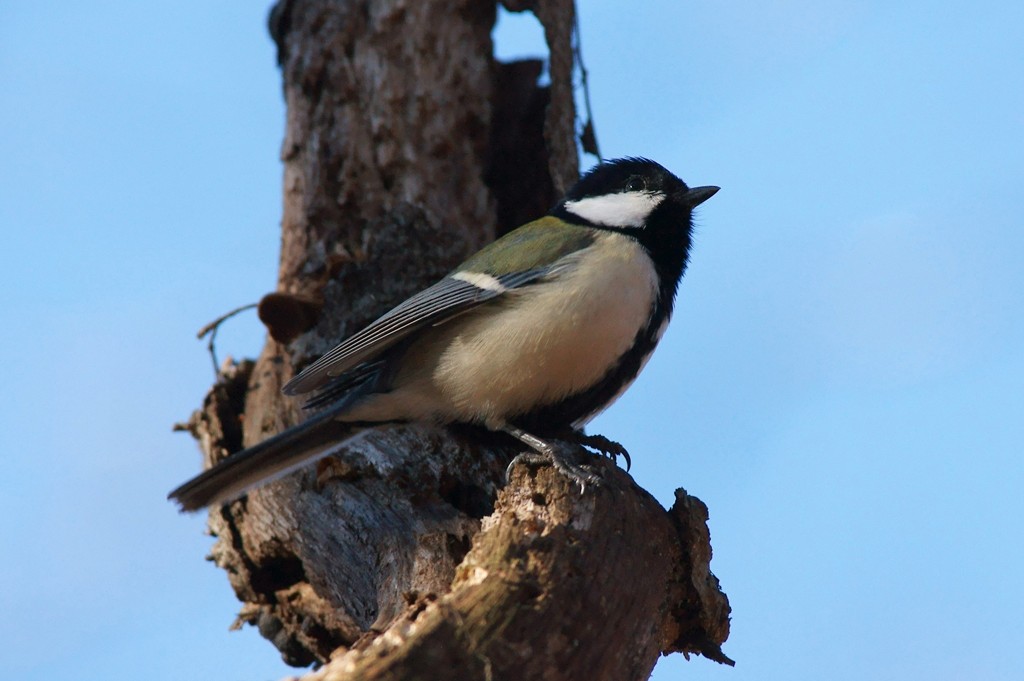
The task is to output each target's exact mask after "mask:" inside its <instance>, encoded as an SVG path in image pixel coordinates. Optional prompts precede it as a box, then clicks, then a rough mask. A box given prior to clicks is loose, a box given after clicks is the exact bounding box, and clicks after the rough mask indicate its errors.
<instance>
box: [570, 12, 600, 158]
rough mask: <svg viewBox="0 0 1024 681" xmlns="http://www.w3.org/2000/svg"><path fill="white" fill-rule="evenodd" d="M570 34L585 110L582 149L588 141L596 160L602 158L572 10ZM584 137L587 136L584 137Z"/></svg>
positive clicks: (577, 22)
mask: <svg viewBox="0 0 1024 681" xmlns="http://www.w3.org/2000/svg"><path fill="white" fill-rule="evenodd" d="M572 34H573V45H572V55H573V59H575V61H576V66H577V67H578V68H579V70H580V87H582V88H583V106H584V108H586V110H587V122H586V123H585V124H584V125H583V134H582V135H581V138H582V139H583V150H584V151H589V149H587V146H588V143H589V144H592V145H593V154H594V156H597V160H599V161H601V160H604V157H603V156H601V150H600V148H599V147H598V145H597V132H596V129H595V127H594V112H593V110H592V109H591V107H590V85H589V82H588V80H587V67H586V66H585V65H584V64H583V38H582V34H581V32H580V13H579V12H578V11H577V12H574V13H573V17H572ZM586 138H589V140H588V139H586Z"/></svg>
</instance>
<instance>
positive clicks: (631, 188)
mask: <svg viewBox="0 0 1024 681" xmlns="http://www.w3.org/2000/svg"><path fill="white" fill-rule="evenodd" d="M645 189H647V182H646V181H644V178H642V177H638V176H633V177H631V178H629V179H628V180H626V191H627V192H642V191H644V190H645Z"/></svg>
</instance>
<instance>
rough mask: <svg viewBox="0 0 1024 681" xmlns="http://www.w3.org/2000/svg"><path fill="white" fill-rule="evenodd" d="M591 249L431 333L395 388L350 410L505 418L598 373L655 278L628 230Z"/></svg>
mask: <svg viewBox="0 0 1024 681" xmlns="http://www.w3.org/2000/svg"><path fill="white" fill-rule="evenodd" d="M588 251H589V252H588V253H587V254H586V256H587V257H586V262H587V267H585V268H583V267H578V268H575V269H574V270H573V271H572V272H571V273H567V274H565V275H562V277H561V278H560V279H559V280H558V281H553V282H542V283H538V284H534V285H531V286H527V287H525V288H524V289H522V290H520V291H513V292H510V293H508V294H506V295H505V296H503V297H502V299H501V300H500V301H496V303H492V304H489V305H488V306H487V307H486V308H481V309H480V310H478V311H473V312H470V313H467V314H465V315H463V316H461V317H456V318H455V319H452V320H450V321H448V322H447V323H445V324H442V325H441V326H438V327H435V328H434V329H432V330H430V331H429V332H427V333H426V334H424V337H423V338H421V339H420V341H419V342H417V343H416V344H415V345H414V346H413V348H411V349H410V351H409V353H408V354H407V355H406V357H405V358H404V359H403V361H402V364H403V368H402V369H400V370H399V372H398V373H397V375H396V377H395V381H394V389H393V390H392V392H390V393H386V394H382V395H378V396H374V397H371V398H370V399H368V400H367V401H366V403H364V404H363V405H360V406H359V407H357V408H356V409H354V410H353V412H352V414H351V418H352V420H373V421H376V420H381V421H383V420H392V419H408V420H424V419H432V420H439V421H469V422H477V423H483V424H485V425H488V426H491V427H500V426H501V425H502V424H503V423H505V422H506V421H508V420H510V419H512V418H514V417H515V416H517V415H520V414H524V413H527V412H529V411H530V410H531V409H533V408H536V407H537V406H541V405H548V404H554V403H557V402H560V401H561V400H562V399H564V398H566V397H568V396H570V395H573V394H575V393H579V392H582V391H584V390H586V389H588V388H590V387H591V386H593V385H595V384H596V383H598V382H599V381H600V380H601V379H602V378H603V377H604V376H605V374H606V373H607V371H608V369H609V367H611V366H613V365H614V364H615V363H616V362H617V360H618V359H619V357H621V356H622V355H623V354H624V353H625V352H626V351H627V350H629V348H630V347H631V346H632V344H633V342H634V340H635V338H636V334H637V332H638V330H640V329H641V328H642V327H643V326H644V325H646V324H647V322H648V318H649V315H650V311H651V307H652V304H653V301H654V296H655V295H656V291H657V279H656V275H655V272H654V267H653V264H652V263H651V261H650V259H649V258H648V257H647V255H646V254H645V253H644V252H643V250H642V248H641V247H640V246H639V245H638V244H636V243H635V242H634V241H632V240H631V239H628V238H627V237H624V236H622V235H619V234H615V233H612V232H608V233H605V234H602V236H601V237H600V238H599V239H598V240H597V241H596V242H595V244H594V245H593V246H591V247H590V249H588ZM540 320H545V321H544V323H543V324H542V323H540ZM347 418H348V417H347Z"/></svg>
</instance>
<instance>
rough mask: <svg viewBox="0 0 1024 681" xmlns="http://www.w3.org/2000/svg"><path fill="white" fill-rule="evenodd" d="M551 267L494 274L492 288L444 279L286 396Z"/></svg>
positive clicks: (327, 357)
mask: <svg viewBox="0 0 1024 681" xmlns="http://www.w3.org/2000/svg"><path fill="white" fill-rule="evenodd" d="M548 269H549V268H538V269H533V270H529V271H527V272H519V273H516V274H510V275H504V276H500V277H493V278H492V281H491V282H488V283H490V284H491V285H490V286H489V287H481V286H478V285H476V284H473V283H471V282H468V281H464V280H462V279H455V278H453V277H451V276H448V277H445V278H444V279H442V280H441V281H439V282H437V283H436V284H434V285H433V286H431V287H430V288H428V289H425V290H423V291H420V292H419V293H417V294H416V295H414V296H412V297H411V298H409V299H408V300H406V301H405V302H403V303H401V304H400V305H398V307H395V308H394V309H392V310H391V311H390V312H388V313H387V314H385V315H384V316H383V317H380V318H379V319H377V321H375V322H373V323H371V324H370V325H369V326H367V327H365V328H364V329H362V330H361V331H359V332H357V333H356V334H355V335H353V336H350V337H349V338H348V339H347V340H345V341H344V342H342V343H341V344H339V345H337V346H335V347H334V349H332V350H330V351H329V352H327V353H325V354H324V355H323V356H322V357H320V359H318V360H317V361H315V362H313V363H312V364H310V365H309V366H308V367H306V369H304V370H303V371H302V372H301V373H300V374H299V375H298V376H296V377H295V378H293V379H292V380H290V381H289V382H288V383H287V384H286V385H285V386H284V392H285V393H286V394H288V395H301V394H303V393H307V392H310V391H312V390H316V389H317V388H320V387H322V386H324V385H325V384H326V383H327V382H329V381H330V380H331V379H333V378H336V377H338V376H340V375H342V374H344V373H345V372H346V371H350V370H352V369H353V368H355V367H357V366H358V365H360V364H362V363H363V362H367V361H369V360H372V359H373V358H374V357H376V356H377V355H379V354H380V353H381V352H383V351H384V350H386V349H388V348H390V347H391V346H393V345H394V344H395V343H397V342H398V341H400V340H402V339H403V338H405V337H406V336H408V335H409V334H410V333H412V332H413V331H416V330H417V329H420V328H422V327H424V326H427V325H428V324H440V323H442V322H444V321H445V320H447V319H450V318H451V317H454V316H455V315H458V314H460V313H462V312H465V311H466V310H468V309H470V308H472V307H475V306H477V305H479V304H480V303H483V302H485V301H488V300H490V299H492V298H496V297H497V296H499V295H501V294H502V293H504V292H506V291H508V290H510V289H513V288H517V287H519V286H523V285H524V284H527V283H529V282H531V281H533V280H535V279H537V278H538V277H542V276H544V275H545V274H546V273H547V271H548Z"/></svg>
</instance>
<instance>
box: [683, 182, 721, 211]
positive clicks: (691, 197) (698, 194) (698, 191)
mask: <svg viewBox="0 0 1024 681" xmlns="http://www.w3.org/2000/svg"><path fill="white" fill-rule="evenodd" d="M718 189H719V188H718V187H710V186H708V187H690V189H689V191H687V192H686V193H685V194H683V195H682V197H680V198H681V199H682V200H683V202H684V203H685V204H686V205H688V206H689V207H690V208H696V207H697V206H699V205H700V204H702V203H704V202H705V201H707V200H708V199H710V198H711V197H712V196H714V195H715V192H717V191H718Z"/></svg>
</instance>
